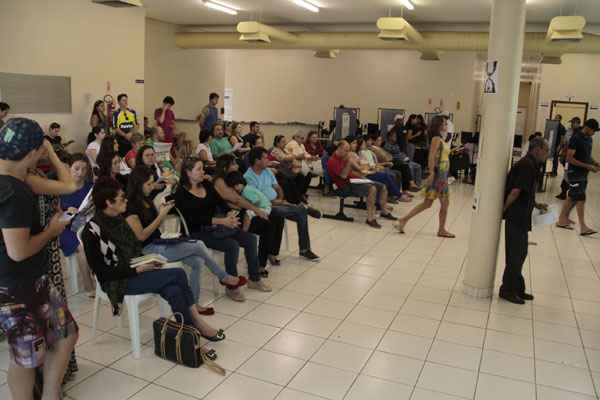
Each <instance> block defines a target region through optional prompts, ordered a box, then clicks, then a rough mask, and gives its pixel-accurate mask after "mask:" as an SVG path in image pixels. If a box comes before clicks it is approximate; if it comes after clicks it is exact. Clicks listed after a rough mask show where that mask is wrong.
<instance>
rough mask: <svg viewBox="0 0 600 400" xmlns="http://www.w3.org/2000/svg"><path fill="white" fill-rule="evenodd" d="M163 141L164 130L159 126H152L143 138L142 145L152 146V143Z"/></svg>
mask: <svg viewBox="0 0 600 400" xmlns="http://www.w3.org/2000/svg"><path fill="white" fill-rule="evenodd" d="M164 141H165V131H163V129H162V128H161V127H160V126H153V127H152V128H150V131H149V132H148V134H147V136H146V138H145V139H144V146H150V147H154V143H163V142H164Z"/></svg>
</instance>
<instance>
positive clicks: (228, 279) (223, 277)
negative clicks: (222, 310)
mask: <svg viewBox="0 0 600 400" xmlns="http://www.w3.org/2000/svg"><path fill="white" fill-rule="evenodd" d="M153 189H154V177H153V176H152V171H150V169H149V168H148V167H146V166H145V165H140V166H137V167H135V169H134V170H133V171H132V172H131V175H130V176H129V186H128V187H127V211H126V212H125V220H126V221H127V223H128V224H129V227H130V228H131V230H132V231H133V233H134V234H135V236H136V237H137V239H138V240H139V241H140V242H142V244H143V246H144V248H143V250H142V251H143V253H144V254H161V255H163V256H164V257H165V258H166V259H167V260H168V261H169V262H176V261H181V262H183V263H184V264H185V265H187V266H189V267H190V268H191V269H192V274H191V276H190V281H191V282H190V286H191V288H192V294H193V295H194V300H195V302H196V303H198V299H199V296H200V276H201V274H200V268H201V267H202V265H206V266H207V267H208V269H209V270H210V272H212V274H213V275H215V276H217V277H218V278H219V282H221V284H222V285H223V286H227V287H232V288H234V289H237V288H238V287H240V286H243V285H245V284H246V278H244V277H241V278H238V277H233V276H231V275H228V274H227V273H226V272H225V271H223V269H222V268H221V267H219V266H218V265H217V263H216V262H215V261H214V260H213V259H212V258H211V257H210V255H209V254H208V249H207V248H206V246H205V245H204V243H202V242H201V241H199V240H186V241H178V242H172V243H160V231H159V229H158V228H159V227H160V225H161V223H162V222H163V221H164V220H165V218H166V217H167V215H168V214H169V211H171V209H172V208H173V207H174V206H175V203H174V202H172V201H170V202H167V203H164V204H162V205H161V206H160V210H159V211H158V212H157V211H156V209H155V208H154V205H153V203H152V198H151V197H150V195H151V193H152V191H153ZM198 308H199V310H198V312H199V313H200V314H203V315H212V314H214V310H213V309H212V308H204V307H198Z"/></svg>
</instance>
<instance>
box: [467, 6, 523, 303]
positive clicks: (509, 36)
mask: <svg viewBox="0 0 600 400" xmlns="http://www.w3.org/2000/svg"><path fill="white" fill-rule="evenodd" d="M525 12H526V6H525V0H494V2H493V6H492V19H491V24H490V42H489V47H488V60H489V61H498V79H497V82H496V84H495V91H496V93H494V94H488V93H486V94H484V99H483V113H482V121H481V142H480V153H479V162H478V166H477V182H476V185H475V200H474V205H475V203H476V204H477V209H476V210H474V211H473V213H474V214H473V218H472V222H471V234H470V237H469V252H468V256H467V267H466V270H465V279H464V292H465V293H467V294H469V295H472V296H475V297H489V296H491V295H492V293H493V290H494V277H495V274H496V261H497V258H498V245H499V243H500V228H501V223H502V207H503V202H504V185H505V182H506V174H507V170H508V167H509V165H508V163H509V160H510V152H511V151H512V142H513V137H514V133H515V124H516V116H517V104H518V96H519V82H520V78H521V63H522V57H523V41H524V38H525ZM484 71H485V70H484ZM484 87H485V85H484ZM474 208H475V207H474Z"/></svg>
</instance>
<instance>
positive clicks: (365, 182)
mask: <svg viewBox="0 0 600 400" xmlns="http://www.w3.org/2000/svg"><path fill="white" fill-rule="evenodd" d="M350 183H354V184H357V185H360V184H367V183H373V181H372V180H370V179H360V178H352V179H350Z"/></svg>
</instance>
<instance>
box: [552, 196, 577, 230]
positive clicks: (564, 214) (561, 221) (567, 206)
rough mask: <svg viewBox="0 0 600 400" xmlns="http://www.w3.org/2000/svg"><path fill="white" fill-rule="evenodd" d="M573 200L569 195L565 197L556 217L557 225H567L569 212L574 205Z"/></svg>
mask: <svg viewBox="0 0 600 400" xmlns="http://www.w3.org/2000/svg"><path fill="white" fill-rule="evenodd" d="M574 205H575V204H574V202H573V200H571V198H570V197H567V200H565V202H564V203H563V206H562V209H561V211H560V216H559V217H558V221H557V222H556V223H557V225H561V226H567V225H569V214H570V213H571V210H572V209H573V206H574Z"/></svg>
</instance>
